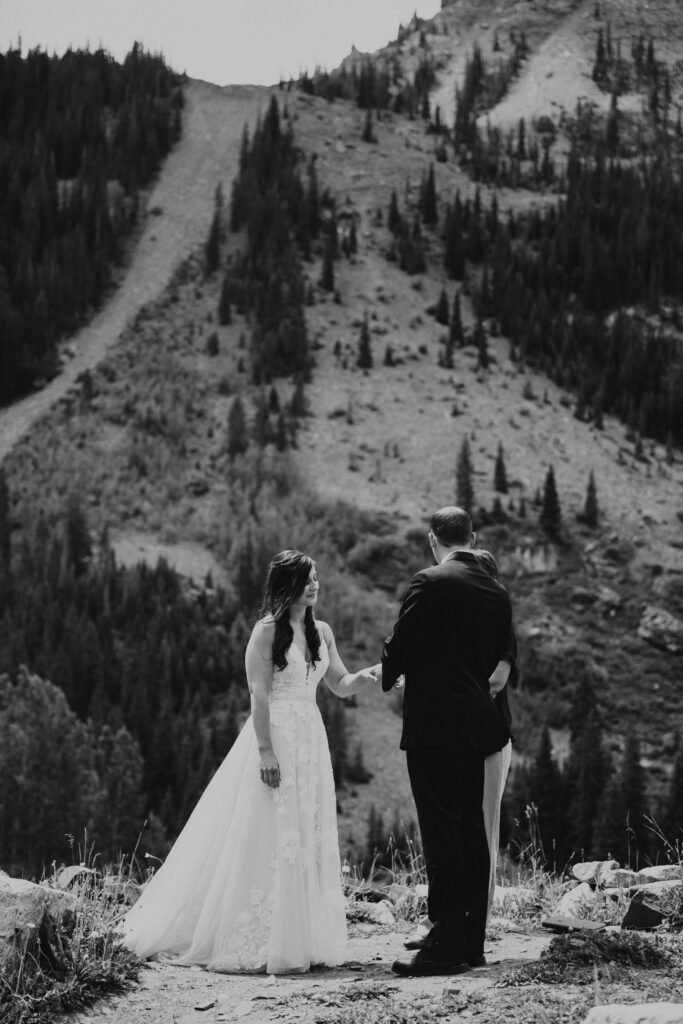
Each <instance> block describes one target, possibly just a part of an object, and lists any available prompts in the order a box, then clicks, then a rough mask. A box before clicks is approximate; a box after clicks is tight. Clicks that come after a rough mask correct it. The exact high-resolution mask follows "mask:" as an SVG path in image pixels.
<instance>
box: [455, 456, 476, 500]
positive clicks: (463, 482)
mask: <svg viewBox="0 0 683 1024" xmlns="http://www.w3.org/2000/svg"><path fill="white" fill-rule="evenodd" d="M473 476H474V471H473V468H472V459H471V456H470V444H469V441H468V440H467V437H464V438H463V440H462V444H461V445H460V451H459V453H458V459H457V462H456V467H455V503H456V505H459V506H460V508H464V509H465V511H466V512H469V513H470V515H472V511H473V508H474V484H473Z"/></svg>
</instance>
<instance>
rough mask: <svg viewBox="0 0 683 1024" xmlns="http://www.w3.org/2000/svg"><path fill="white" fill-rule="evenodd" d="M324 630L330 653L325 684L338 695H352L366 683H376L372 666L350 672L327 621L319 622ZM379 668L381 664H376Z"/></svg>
mask: <svg viewBox="0 0 683 1024" xmlns="http://www.w3.org/2000/svg"><path fill="white" fill-rule="evenodd" d="M318 625H319V626H320V627H321V629H322V631H323V636H324V638H325V643H326V644H327V650H328V652H329V655H330V665H329V668H328V669H327V672H326V673H325V677H324V678H325V684H326V685H327V687H328V688H329V689H330V690H332V693H336V695H337V697H351V696H352V694H354V693H357V692H358V690H360V689H361V687H362V686H364V685H365V684H366V683H376V682H377V676H375V675H373V672H372V669H371V668H362V669H360V671H358V672H349V671H348V670H347V668H346V666H345V665H344V662H343V661H342V660H341V658H340V657H339V651H338V650H337V645H336V643H335V642H334V634H333V633H332V630H331V629H330V627H329V626H328V625H327V623H326V622H318ZM375 668H379V666H375Z"/></svg>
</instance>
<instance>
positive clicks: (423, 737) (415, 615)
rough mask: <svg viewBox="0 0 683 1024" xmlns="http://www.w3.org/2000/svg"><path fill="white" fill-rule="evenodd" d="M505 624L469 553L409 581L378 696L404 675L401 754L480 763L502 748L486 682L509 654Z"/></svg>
mask: <svg viewBox="0 0 683 1024" xmlns="http://www.w3.org/2000/svg"><path fill="white" fill-rule="evenodd" d="M511 619H512V613H511V608H510V599H509V598H508V595H507V592H506V590H505V589H504V587H502V586H501V585H500V584H499V583H497V582H496V581H495V580H493V579H492V578H491V577H490V576H489V575H488V573H487V572H485V570H484V569H482V568H481V566H480V565H479V563H478V561H477V559H476V556H475V555H473V554H472V552H470V551H457V552H456V553H455V554H454V555H451V556H449V558H448V559H447V560H446V561H445V562H442V563H441V565H437V566H434V567H433V568H430V569H425V570H423V571H422V572H419V573H418V574H417V575H416V576H414V577H413V579H412V580H411V583H410V586H409V587H408V592H407V593H406V595H405V597H404V599H403V603H402V605H401V610H400V613H399V617H398V620H397V622H396V625H395V626H394V631H393V633H392V635H391V636H390V637H389V638H388V639H387V640H386V641H385V644H384V649H383V651H382V689H383V690H390V689H391V687H392V686H393V685H394V683H395V681H396V679H397V677H398V676H399V675H401V674H405V689H404V697H403V734H402V736H401V748H402V749H403V750H406V749H407V748H408V747H441V748H444V747H446V748H450V749H452V750H453V751H454V753H457V752H460V753H463V754H476V755H481V754H483V755H485V756H486V755H488V754H492V753H493V752H494V751H496V750H500V749H501V747H503V746H504V745H505V743H506V742H507V740H508V739H509V735H510V734H509V730H507V728H506V726H505V723H504V721H502V720H501V717H500V716H499V715H498V714H497V713H496V709H495V705H494V702H493V698H492V697H491V695H490V693H489V683H488V680H489V676H490V675H491V673H492V672H493V670H494V668H495V667H496V665H497V664H498V661H499V660H500V658H501V656H502V655H504V654H505V652H506V650H507V649H508V640H509V636H510V629H511Z"/></svg>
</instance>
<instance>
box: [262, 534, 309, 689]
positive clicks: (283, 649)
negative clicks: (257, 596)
mask: <svg viewBox="0 0 683 1024" xmlns="http://www.w3.org/2000/svg"><path fill="white" fill-rule="evenodd" d="M311 569H315V562H314V561H313V559H312V558H309V557H308V555H304V554H303V552H301V551H291V550H287V551H280V552H279V554H277V555H275V558H274V559H273V560H272V562H271V563H270V565H269V566H268V573H267V575H266V585H265V589H264V592H263V605H262V607H261V616H262V617H263V616H264V615H270V616H272V618H273V620H274V621H275V636H274V637H273V665H274V666H275V668H277V669H280V670H282V669H283V668H284V667H285V666H286V664H287V651H288V650H289V648H290V646H291V644H292V640H293V639H294V631H293V629H292V627H291V625H290V622H289V606H290V605H291V603H292V602H293V601H296V599H297V598H298V597H300V596H301V594H302V593H303V591H304V588H305V587H306V586H307V584H308V580H309V578H310V575H311ZM304 633H305V635H306V644H307V646H308V649H309V651H310V652H311V658H312V661H313V664H315V663H316V661H320V634H319V632H318V628H317V626H316V624H315V616H314V614H313V609H312V608H307V609H306V613H305V616H304Z"/></svg>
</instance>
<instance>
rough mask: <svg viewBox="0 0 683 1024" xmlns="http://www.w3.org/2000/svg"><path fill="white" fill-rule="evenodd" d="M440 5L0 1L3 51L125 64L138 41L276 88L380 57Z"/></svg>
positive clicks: (283, 0) (349, 0)
mask: <svg viewBox="0 0 683 1024" xmlns="http://www.w3.org/2000/svg"><path fill="white" fill-rule="evenodd" d="M439 9H440V0H0V50H1V51H2V52H3V53H4V52H6V51H7V49H8V48H9V47H10V46H15V45H16V44H17V41H18V39H19V37H21V43H22V49H23V52H24V53H26V52H27V50H29V49H32V48H34V47H36V46H40V47H41V48H42V49H44V50H47V51H48V52H49V53H53V52H56V53H58V54H61V53H63V52H64V50H65V49H66V48H67V47H68V46H69V45H72V46H73V47H74V48H77V47H81V46H86V45H88V44H89V45H90V47H91V49H96V48H97V47H98V46H100V45H101V46H103V47H104V48H105V49H107V50H109V51H110V53H111V54H112V55H113V56H114V57H116V58H117V59H121V58H122V57H123V56H124V55H125V53H127V52H128V50H130V48H131V46H132V44H133V42H134V41H135V40H138V41H139V42H141V43H142V44H143V45H144V46H145V48H146V49H150V50H155V51H159V50H160V51H161V52H162V53H163V54H164V56H165V57H166V60H167V62H168V63H169V64H170V65H171V66H172V67H173V68H174V69H175V70H177V71H186V72H187V73H188V75H190V76H191V77H192V78H204V79H206V80H207V81H210V82H215V83H216V84H217V85H229V84H238V83H245V82H249V83H256V84H262V85H271V84H273V83H275V82H277V81H278V79H279V77H280V75H282V76H284V77H286V78H288V77H289V76H290V75H291V76H293V77H296V76H297V75H298V73H299V71H300V70H306V69H308V70H309V71H313V69H314V68H315V66H316V65H318V64H320V65H321V66H323V67H327V68H333V67H335V66H336V65H337V64H338V63H339V62H340V60H341V59H342V58H343V57H345V56H346V54H347V53H349V51H350V49H351V45H352V44H355V46H357V47H358V49H359V50H376V49H378V48H379V47H380V46H384V44H385V43H388V42H389V40H391V39H394V38H395V37H396V32H397V30H398V26H399V23H401V22H402V23H404V24H405V23H406V22H407V21H409V20H410V18H411V17H412V15H413V13H414V12H415V11H416V10H417V13H418V14H419V15H420V16H421V17H431V16H433V15H434V14H436V13H437V11H438V10H439Z"/></svg>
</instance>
